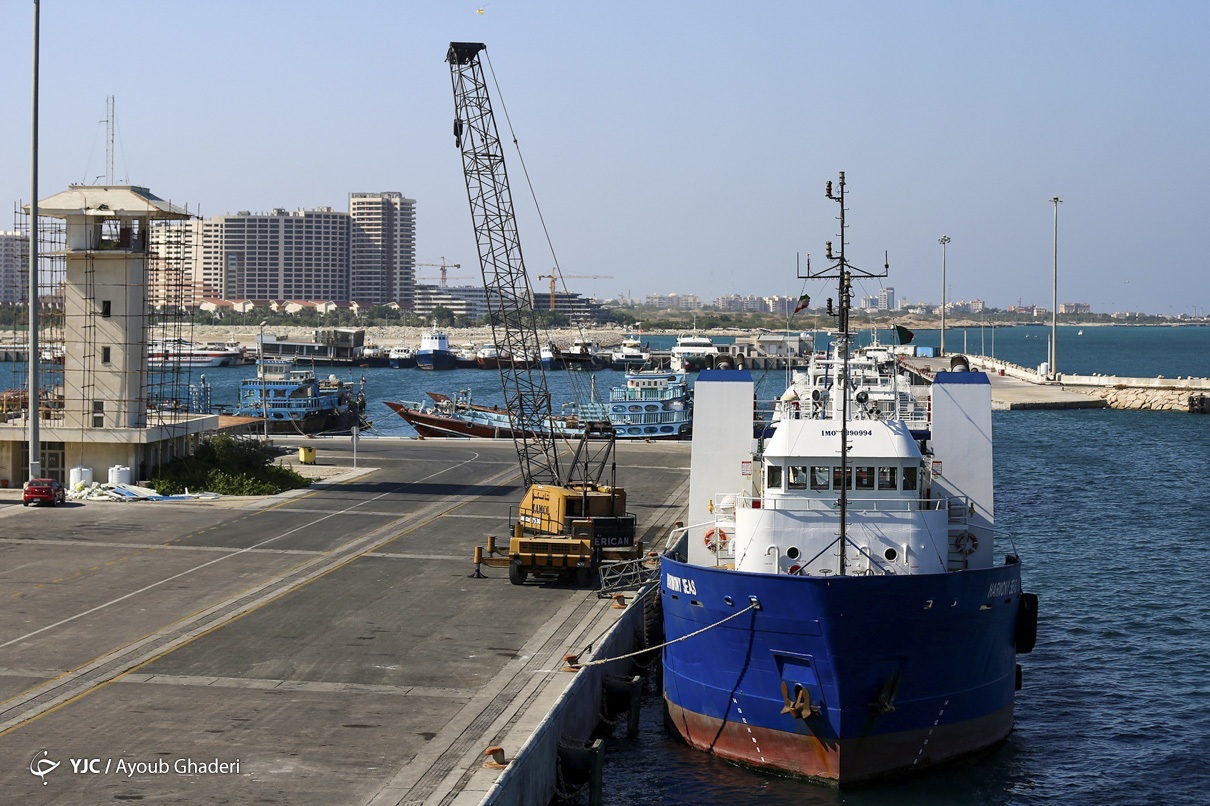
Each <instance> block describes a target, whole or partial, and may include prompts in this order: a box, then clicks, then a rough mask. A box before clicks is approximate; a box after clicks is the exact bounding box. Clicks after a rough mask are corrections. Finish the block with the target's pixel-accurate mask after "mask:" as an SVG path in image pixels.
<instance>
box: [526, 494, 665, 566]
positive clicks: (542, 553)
mask: <svg viewBox="0 0 1210 806" xmlns="http://www.w3.org/2000/svg"><path fill="white" fill-rule="evenodd" d="M635 531H636V530H635V517H634V515H628V514H627V513H626V491H625V490H623V489H622V488H620V487H609V486H595V485H593V486H584V485H568V486H560V485H551V484H534V485H532V486H530V488H529V490H528V491H526V493H525V498H524V499H522V501H521V505H520V507H518V509H517V517H516V520H515V521H514V522H513V536H512V539H511V540H510V541H509V552H508V553H509V566H508V577H509V579H510V580H511V581H512V582H513V583H514V584H516V585H520V584H522V583H524V582H525V580H526V578H527V577H528V576H529V575H530V574H535V575H545V574H555V575H564V574H570V573H575V575H576V582H577V584H580V585H587V584H589V583H590V582H591V578H592V569H594V568H596V567H597V566H598V565H599V564H600V563H601V562H615V561H620V560H633V559H637V558H639V557H641V556H642V555H643V544H642V541H640V540H637V539H636V534H635Z"/></svg>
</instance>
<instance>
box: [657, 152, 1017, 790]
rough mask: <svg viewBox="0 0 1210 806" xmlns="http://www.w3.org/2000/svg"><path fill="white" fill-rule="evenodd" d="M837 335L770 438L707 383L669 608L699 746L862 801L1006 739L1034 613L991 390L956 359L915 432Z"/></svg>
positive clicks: (845, 273)
mask: <svg viewBox="0 0 1210 806" xmlns="http://www.w3.org/2000/svg"><path fill="white" fill-rule="evenodd" d="M841 176H842V182H843V174H842V175H841ZM829 184H830V183H829ZM842 187H843V186H842ZM842 193H843V190H842ZM829 197H831V193H830V188H829ZM841 220H842V227H841V232H842V233H843V232H844V227H843V217H842V219H841ZM828 251H829V258H831V257H832V255H831V249H830V248H829V250H828ZM838 265H839V268H840V271H838V272H837V274H836V275H833V276H839V277H840V279H841V293H840V303H841V304H840V311H841V312H847V310H848V307H849V299H850V297H849V286H848V284H849V278H850V276H851V271H850V267H848V266H847V265H846V263H845V261H844V258H843V253H842V255H841V256H840V257H839V259H838ZM808 271H809V270H808ZM808 276H809V277H813V276H816V275H808ZM830 303H831V301H830V300H829V306H828V307H829V308H831V307H832V306H831V304H830ZM838 317H839V319H840V325H841V326H840V328H839V335H838V336H837V339H836V342H835V343H834V345H833V348H832V353H831V356H830V358H829V360H830V361H831V362H832V369H831V370H830V371H829V372H827V373H818V374H816V375H815V376H813V377H819V378H821V379H823V380H822V382H821V383H819V384H818V385H816V386H815V388H813V389H812V390H811V391H810V393H809V395H810V397H809V400H805V401H800V399H799V397H800V395H799V393H798V392H795V393H793V394H787V395H783V396H782V399H780V400H779V401H778V403H777V408H776V411H775V414H774V420H773V422H772V423H771V424H770V425H769V426H768V427H764V428H757V429H755V433H757V434H758V435H759V436H758V437H757V438H755V439H754V438H753V436H752V435H753V433H754V429H753V428H752V427H751V425H752V420H753V399H754V384H753V381H752V378H751V376H750V375H749V374H748V373H747V372H746V371H744V370H729V371H703V372H702V373H701V375H700V376H699V378H698V381H697V384H696V385H695V389H694V439H693V448H692V450H693V454H692V462H691V469H690V489H689V506H688V510H689V512H688V524H689V525H688V526H685V527H681V528H680V529H679V530H678V532H679V534H678V535H676V537H677V542H676V543H675V544H674V545H673V547H672V548H671V549H670V550H669V551H667V552H666V553H665V554H664V556H663V558H662V567H661V604H662V608H663V614H664V629H665V639H666V640H667V641H668V642H669V643H668V645H667V646H666V647H665V648H664V657H663V660H664V698H665V701H666V705H667V708H668V712H669V715H670V717H671V721H672V723H673V724H674V725H675V726H676V728H677V730H678V731H679V732H680V734H681V735H682V736H683V737H684V739H685V740H686V741H687V742H688V743H689V744H690V745H692V746H694V747H696V748H699V749H701V750H705V751H708V752H711V753H714V754H716V755H718V756H720V757H723V758H727V759H731V760H733V761H737V762H741V763H744V764H749V765H753V766H757V767H762V768H771V769H774V770H778V771H780V772H785V773H790V774H793V775H799V776H804V777H809V778H814V779H821V780H825V781H829V782H834V783H837V784H849V783H856V782H864V781H869V780H871V779H875V778H880V777H883V776H888V775H893V774H896V773H904V772H913V771H920V770H924V769H927V768H930V767H933V766H935V765H938V764H941V763H944V762H947V761H950V760H952V759H955V758H958V757H961V756H964V755H967V754H969V753H972V752H975V751H978V750H982V749H984V748H987V747H990V746H992V745H994V744H996V743H997V742H999V741H1001V740H1003V739H1004V738H1005V737H1006V736H1008V734H1009V733H1010V732H1011V731H1012V728H1013V701H1014V695H1015V692H1016V690H1017V689H1018V688H1019V687H1020V685H1021V678H1022V676H1021V670H1020V667H1019V666H1018V665H1017V654H1018V653H1025V652H1028V651H1030V650H1031V649H1032V647H1033V642H1034V639H1035V635H1036V629H1037V597H1036V596H1033V595H1031V594H1023V593H1022V589H1021V562H1020V559H1019V557H1018V556H1017V555H1016V554H1015V552H1012V551H1008V552H1006V553H1005V556H1004V558H1003V559H1002V560H1000V561H997V559H996V555H995V550H996V546H995V545H994V543H995V541H994V539H993V538H994V533H993V530H994V503H993V485H992V421H991V391H990V390H991V387H990V384H989V382H988V379H987V376H986V375H984V374H983V373H978V372H970V371H967V368H966V366H965V364H964V362H963V361H962V360H959V358H960V357H955V359H954V364H953V367H952V369H953V370H954V371H950V372H939V373H937V375H936V378H935V381H934V383H933V384H932V386H931V387H930V388H929V389H928V392H927V395H928V399H927V406H926V407H925V408H924V410H925V411H926V412H927V420H926V421H925V422H924V423H923V424H922V423H920V422H919V421H918V420H914V421H909V420H907V419H903V418H900V417H899V413H898V408H897V407H896V406H886V405H875V404H874V403H873V401H872V399H871V398H870V396H869V393H868V392H866V391H865V390H866V389H868V388H870V387H871V386H873V384H871V383H870V379H869V378H861V377H858V373H859V372H860V371H862V370H859V369H858V367H859V364H858V362H855V361H854V362H850V361H849V358H850V357H851V351H852V344H851V341H850V339H849V334H848V327H847V315H845V314H844V313H841V314H839V315H838ZM881 367H882V368H880V369H872V370H869V371H878V372H882V371H887V372H894V367H893V365H892V366H891V367H889V368H887V367H886V365H885V364H883V365H881ZM890 382H891V384H892V385H894V384H895V380H894V378H891V379H890ZM921 394H922V395H923V393H921ZM887 397H888V400H891V401H895V400H904V399H908V398H910V397H911V395H908V394H905V395H899V394H898V393H895V394H892V395H888V396H887ZM912 408H913V412H914V415H915V414H918V413H919V410H920V409H919V407H916V406H913V407H912ZM1001 548H1003V547H1001Z"/></svg>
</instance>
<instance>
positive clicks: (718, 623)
mask: <svg viewBox="0 0 1210 806" xmlns="http://www.w3.org/2000/svg"><path fill="white" fill-rule="evenodd" d="M756 608H757V604H756V603H755V602H753V603H752V604H750V605H748V606H747V607H745V608H744V609H743V610H740V611H737V612H735V613H732V614H731V615H729V616H727V617H726V618H725V619H723V620H722V621H716V622H715V623H713V624H709V625H707V626H705V627H702V628H701V629H700V630H697V631H696V632H691V633H689V634H688V635H682V636H681V637H680V638H674V639H673V640H671V641H665V642H664V643H662V644H658V645H656V646H649V647H647V648H646V649H640V650H639V651H637V652H630V653H628V654H625V655H618V656H617V657H616V658H601V659H599V660H590V661H588V662H587V663H580V664H576V665H578V666H579V667H580V668H581V669H587V668H588V667H589V666H600V665H601V664H602V663H613V662H614V661H615V660H625V659H626V658H633V657H635V656H636V655H642V654H644V653H646V652H654V651H655V650H657V649H663V648H664V647H666V646H671V645H673V644H679V643H680V642H681V641H688V640H689V639H690V638H693V637H695V636H698V635H701V634H702V633H704V632H708V631H709V630H713V629H714V628H715V627H721V626H722V625H724V624H726V623H727V622H728V621H730V620H731V619H734V618H739V617H740V616H742V615H743V614H744V613H747V612H748V611H749V610H755V609H756Z"/></svg>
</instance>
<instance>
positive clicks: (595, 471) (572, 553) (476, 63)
mask: <svg viewBox="0 0 1210 806" xmlns="http://www.w3.org/2000/svg"><path fill="white" fill-rule="evenodd" d="M485 47H486V46H485V45H483V44H482V43H479V42H451V43H450V47H449V50H448V51H447V53H446V61H447V62H448V63H449V66H450V78H451V81H452V84H453V91H454V143H455V145H457V147H458V149H459V151H460V152H461V154H462V170H463V174H464V176H465V179H466V192H467V200H468V201H469V202H470V212H471V222H472V224H473V226H474V228H475V241H476V245H477V247H478V252H479V267H480V269H481V271H482V273H483V285H484V288H485V290H486V291H487V302H488V312H489V318H490V320H491V325H492V340H493V342H494V343H495V346H496V349H497V350H499V351H500V353H501V354H502V355H508V356H512V357H513V359H514V360H513V361H501V362H500V364H499V366H500V383H501V386H502V387H503V391H504V400H505V407H506V409H507V411H508V416H509V426H510V430H511V431H512V433H513V445H514V447H515V448H516V451H517V459H518V462H519V464H520V466H521V481H522V483H523V484H524V485H525V487H526V492H525V496H524V498H523V499H522V501H521V504H520V506H519V507H517V510H516V519H515V520H514V521H513V523H512V524H511V527H512V535H511V538H510V540H509V550H508V556H507V559H506V558H502V557H499V558H498V557H495V556H494V555H495V551H494V548H493V543H494V541H493V543H489V546H488V554H489V556H488V558H487V559H486V560H483V562H484V563H485V564H487V565H489V566H493V565H496V566H502V565H505V564H507V565H508V577H509V580H510V581H511V582H512V583H513V584H515V585H521V584H523V583H524V582H525V580H526V578H527V576H528V575H529V574H531V573H533V574H551V573H553V574H559V575H562V574H571V573H574V574H575V577H576V582H577V583H578V584H581V585H584V584H588V582H589V581H590V580H591V578H592V572H593V570H594V569H595V568H596V567H597V566H598V565H599V564H600V562H601V561H603V560H607V559H609V560H613V559H617V560H634V559H637V558H640V557H642V556H643V553H642V552H643V544H642V542H641V541H638V540H636V535H635V519H634V516H633V515H628V514H626V492H625V491H624V490H622V489H619V488H618V487H617V486H616V485H615V484H614V479H615V478H616V474H617V469H616V464H615V463H614V460H613V455H614V454H613V448H614V433H613V428H612V427H611V426H610V425H609V423H608V421H606V422H604V423H595V422H583V423H581V425H582V427H583V432H582V436H581V438H580V440H579V442H578V444H577V445H576V447H575V451H574V453H573V455H572V457H571V459H570V461H569V462H567V464H566V465H564V464H562V463H561V457H560V451H559V445H558V444H557V442H556V435H555V428H554V419H553V417H552V412H551V403H550V390H549V388H548V387H547V384H546V374H545V373H544V372H543V371H542V368H541V365H540V364H539V365H538V366H536V367H535V363H536V362H534V361H532V360H530V359H531V358H533V357H536V356H537V355H538V354H539V350H540V342H539V337H538V327H537V320H536V316H535V313H534V306H533V294H532V290H531V288H530V284H529V276H528V275H527V274H526V273H525V262H524V260H523V258H522V254H521V241H520V238H519V237H518V234H517V219H516V216H515V215H514V213H513V201H512V194H511V192H510V190H509V185H508V174H507V172H506V170H505V166H504V150H503V148H502V145H501V142H500V136H499V133H498V131H497V129H496V120H495V117H494V115H493V114H492V107H491V99H490V97H489V95H488V88H487V79H486V76H485V74H484V69H483V63H482V62H481V61H480V58H479V55H480V53H482V51H483V50H484V49H485ZM591 437H596V438H597V439H596V441H595V450H594V443H593V442H592V441H590V438H591ZM606 467H608V468H609V480H608V483H606V484H602V483H601V478H602V476H603V475H604V473H605V469H606ZM480 551H481V550H477V551H476V555H477V559H478V556H479V552H480Z"/></svg>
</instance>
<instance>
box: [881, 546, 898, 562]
mask: <svg viewBox="0 0 1210 806" xmlns="http://www.w3.org/2000/svg"><path fill="white" fill-rule="evenodd" d="M882 556H883V557H886V558H887V562H892V563H893V562H895V558H896V557H898V556H899V552H897V551H895V549H887V550H886V551H884V552H882Z"/></svg>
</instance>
